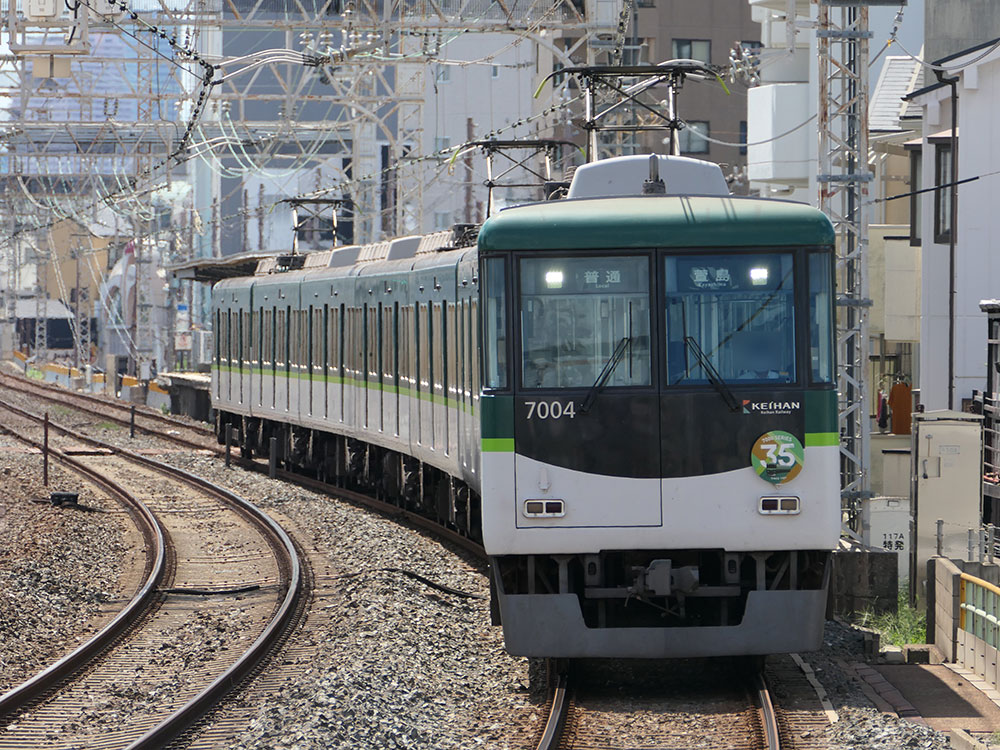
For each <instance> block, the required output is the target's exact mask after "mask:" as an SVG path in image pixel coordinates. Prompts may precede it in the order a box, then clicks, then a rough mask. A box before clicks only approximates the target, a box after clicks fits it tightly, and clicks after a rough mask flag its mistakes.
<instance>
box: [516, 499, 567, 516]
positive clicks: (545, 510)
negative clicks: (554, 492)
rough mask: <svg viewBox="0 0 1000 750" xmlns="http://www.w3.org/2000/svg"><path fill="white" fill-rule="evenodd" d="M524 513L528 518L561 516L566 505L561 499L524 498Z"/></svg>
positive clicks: (564, 511)
mask: <svg viewBox="0 0 1000 750" xmlns="http://www.w3.org/2000/svg"><path fill="white" fill-rule="evenodd" d="M524 515H526V516H527V517H528V518H562V517H563V516H565V515H566V505H565V503H563V501H562V500H548V499H545V500H525V501H524Z"/></svg>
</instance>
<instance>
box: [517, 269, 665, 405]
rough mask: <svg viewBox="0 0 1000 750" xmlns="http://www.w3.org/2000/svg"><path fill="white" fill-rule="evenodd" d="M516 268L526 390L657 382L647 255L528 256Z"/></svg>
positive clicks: (639, 384) (635, 384) (633, 384)
mask: <svg viewBox="0 0 1000 750" xmlns="http://www.w3.org/2000/svg"><path fill="white" fill-rule="evenodd" d="M519 271H520V293H521V299H520V303H521V304H520V314H521V382H522V385H523V386H524V387H525V388H590V387H591V386H592V385H593V384H594V383H595V382H596V381H597V379H598V378H600V377H605V378H606V385H607V386H609V387H616V386H643V385H649V384H650V383H651V382H652V381H651V375H650V373H651V360H650V352H649V320H650V309H649V278H650V275H649V258H648V257H646V256H614V257H576V258H565V257H563V258H549V257H546V258H523V259H522V260H521V261H520V267H519ZM616 354H617V356H615V355H616ZM612 361H613V363H614V364H613V368H612V369H611V372H610V375H607V374H604V375H602V371H603V370H604V368H605V366H607V365H608V363H609V362H612Z"/></svg>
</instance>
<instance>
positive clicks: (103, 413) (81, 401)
mask: <svg viewBox="0 0 1000 750" xmlns="http://www.w3.org/2000/svg"><path fill="white" fill-rule="evenodd" d="M0 386H3V387H7V388H10V389H11V390H15V391H19V392H21V393H26V394H31V395H35V396H37V397H39V398H43V399H45V400H47V401H49V402H51V403H55V404H61V405H63V406H65V407H67V408H71V409H75V410H78V411H82V412H85V413H87V414H91V415H93V416H94V417H97V418H99V421H101V422H110V423H113V424H116V425H119V426H122V427H131V426H132V425H133V424H134V427H135V430H136V432H139V433H141V434H144V435H150V436H154V437H162V438H164V439H169V440H170V441H171V442H173V443H175V444H177V445H182V446H184V447H187V448H192V449H195V450H213V451H219V446H218V443H217V442H216V440H215V434H214V433H213V431H212V428H211V427H209V426H208V425H203V424H200V423H197V422H191V421H188V420H183V419H178V418H177V417H173V416H170V415H166V414H161V413H160V412H157V411H155V410H153V409H151V408H150V407H146V406H136V405H133V404H125V403H122V402H121V401H118V400H117V399H111V398H106V397H101V396H98V395H96V394H92V393H80V392H77V391H71V390H68V389H66V388H62V387H60V386H57V385H52V384H50V383H43V382H40V381H37V380H31V379H29V378H25V377H21V376H17V375H11V374H10V373H6V372H2V371H0Z"/></svg>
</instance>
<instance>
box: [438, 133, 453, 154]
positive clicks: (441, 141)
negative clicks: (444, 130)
mask: <svg viewBox="0 0 1000 750" xmlns="http://www.w3.org/2000/svg"><path fill="white" fill-rule="evenodd" d="M449 148H451V136H449V135H439V136H437V137H436V138H435V139H434V150H435V151H445V150H447V149H449Z"/></svg>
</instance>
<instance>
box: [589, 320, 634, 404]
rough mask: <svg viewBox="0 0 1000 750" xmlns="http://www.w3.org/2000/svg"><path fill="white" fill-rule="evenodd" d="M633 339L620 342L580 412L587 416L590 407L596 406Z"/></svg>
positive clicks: (626, 338) (628, 337)
mask: <svg viewBox="0 0 1000 750" xmlns="http://www.w3.org/2000/svg"><path fill="white" fill-rule="evenodd" d="M631 341H632V337H631V336H625V337H624V338H622V340H621V341H619V342H618V346H616V347H615V350H614V351H613V352H611V356H610V357H608V361H607V362H605V363H604V367H602V368H601V373H600V374H599V375H598V376H597V380H595V381H594V384H593V385H592V386H590V390H589V391H588V392H587V397H586V398H585V399H584V400H583V404H582V405H581V406H580V411H581V412H582V413H584V414H586V413H587V412H588V411H590V407H591V406H593V405H594V401H596V400H597V394H599V393H600V392H601V389H602V388H604V386H605V384H606V383H607V382H608V379H609V378H610V377H611V373H613V372H614V371H615V368H616V367H618V363H619V362H621V361H622V357H624V356H625V350H626V349H627V348H628V345H629V343H631Z"/></svg>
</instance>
